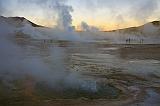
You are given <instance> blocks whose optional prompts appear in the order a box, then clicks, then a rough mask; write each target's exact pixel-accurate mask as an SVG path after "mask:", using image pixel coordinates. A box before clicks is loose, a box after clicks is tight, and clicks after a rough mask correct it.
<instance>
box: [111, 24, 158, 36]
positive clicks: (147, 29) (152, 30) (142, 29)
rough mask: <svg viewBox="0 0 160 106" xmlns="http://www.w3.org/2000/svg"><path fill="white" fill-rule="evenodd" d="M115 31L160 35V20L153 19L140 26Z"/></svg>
mask: <svg viewBox="0 0 160 106" xmlns="http://www.w3.org/2000/svg"><path fill="white" fill-rule="evenodd" d="M113 32H119V33H127V34H142V35H156V36H157V35H159V36H160V21H153V22H150V23H147V24H144V25H142V26H139V27H130V28H126V29H119V30H114V31H113Z"/></svg>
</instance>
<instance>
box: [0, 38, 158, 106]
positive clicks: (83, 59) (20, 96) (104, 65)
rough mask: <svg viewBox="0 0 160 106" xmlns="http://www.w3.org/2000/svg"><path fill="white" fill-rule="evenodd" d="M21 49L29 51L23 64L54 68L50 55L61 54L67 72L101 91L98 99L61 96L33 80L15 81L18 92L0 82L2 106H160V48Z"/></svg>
mask: <svg viewBox="0 0 160 106" xmlns="http://www.w3.org/2000/svg"><path fill="white" fill-rule="evenodd" d="M17 44H18V45H20V46H21V47H22V48H23V49H25V50H26V54H27V57H25V58H32V57H35V56H40V57H41V58H42V59H43V61H44V62H46V63H47V64H49V65H51V66H53V65H55V64H54V61H56V60H54V59H52V54H51V52H50V49H52V50H54V48H56V49H55V50H57V49H58V50H59V49H60V51H59V52H62V53H60V54H61V55H62V54H63V58H61V62H62V63H63V65H65V67H66V68H67V70H69V71H70V72H72V71H75V72H77V73H81V74H82V76H83V77H84V78H86V79H88V78H92V79H94V80H95V81H97V83H98V84H99V85H100V88H99V92H98V93H88V92H86V91H83V90H79V89H76V90H75V89H68V90H66V91H63V92H57V91H54V90H53V89H52V88H51V87H49V86H48V85H45V84H44V83H37V82H35V81H34V78H33V77H32V76H28V77H26V78H24V79H23V78H22V79H21V80H14V81H13V82H12V83H13V85H14V86H15V87H14V88H10V87H9V86H7V85H5V84H3V82H2V81H0V104H2V106H160V45H151V44H150V45H147V44H146V45H143V44H141V45H138V44H137V45H136V44H134V45H131V44H130V45H129V44H121V45H118V44H115V45H114V44H105V43H104V42H103V43H94V42H87V43H86V42H67V41H47V40H29V41H23V40H18V41H17ZM59 52H58V53H59ZM56 56H60V55H56Z"/></svg>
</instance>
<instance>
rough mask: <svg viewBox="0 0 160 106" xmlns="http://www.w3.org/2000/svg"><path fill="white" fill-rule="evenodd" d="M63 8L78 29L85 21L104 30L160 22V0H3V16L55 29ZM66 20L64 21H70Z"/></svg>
mask: <svg viewBox="0 0 160 106" xmlns="http://www.w3.org/2000/svg"><path fill="white" fill-rule="evenodd" d="M55 1H57V2H59V4H60V6H59V7H60V8H61V7H64V9H61V10H65V9H67V11H68V13H67V14H64V13H63V16H69V18H65V19H67V20H68V19H69V20H68V21H71V24H72V25H73V26H75V27H76V28H77V29H80V26H81V23H82V22H86V23H87V24H88V25H90V26H95V27H97V28H99V29H101V30H114V29H121V28H126V27H132V26H140V25H143V24H145V23H147V22H151V21H155V20H160V0H0V15H3V16H21V17H25V18H27V19H29V20H31V21H33V22H34V23H36V24H40V25H43V26H47V27H53V26H55V25H57V24H58V23H59V22H58V21H57V20H59V18H61V15H60V14H58V12H62V11H59V10H58V9H57V8H59V7H57V6H55V4H56V2H55ZM63 12H64V11H63ZM67 20H65V21H67Z"/></svg>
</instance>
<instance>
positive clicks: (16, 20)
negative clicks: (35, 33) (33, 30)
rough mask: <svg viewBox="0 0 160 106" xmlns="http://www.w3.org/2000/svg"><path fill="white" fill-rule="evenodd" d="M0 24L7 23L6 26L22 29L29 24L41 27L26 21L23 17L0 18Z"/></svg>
mask: <svg viewBox="0 0 160 106" xmlns="http://www.w3.org/2000/svg"><path fill="white" fill-rule="evenodd" d="M0 23H7V24H9V25H12V26H15V27H23V26H24V25H25V24H30V25H31V26H33V27H42V26H40V25H37V24H35V23H33V22H31V21H29V20H27V19H26V18H24V17H4V16H0Z"/></svg>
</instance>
